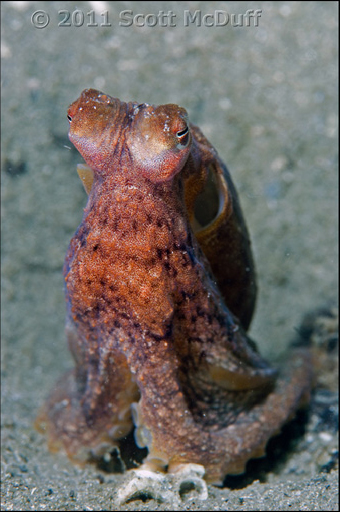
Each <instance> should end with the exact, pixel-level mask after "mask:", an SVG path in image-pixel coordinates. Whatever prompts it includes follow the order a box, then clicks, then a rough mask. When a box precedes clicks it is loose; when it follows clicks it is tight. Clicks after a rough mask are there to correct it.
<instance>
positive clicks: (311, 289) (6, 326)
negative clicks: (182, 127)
mask: <svg viewBox="0 0 340 512" xmlns="http://www.w3.org/2000/svg"><path fill="white" fill-rule="evenodd" d="M76 9H77V10H78V14H75V13H74V11H75V10H76ZM127 9H129V10H132V11H133V15H136V14H139V13H143V14H150V13H154V14H156V15H158V13H159V12H160V11H164V13H168V12H169V11H170V14H172V16H171V17H170V16H168V17H167V18H166V17H165V16H163V21H162V23H163V25H164V24H165V25H167V26H161V25H160V21H161V18H159V17H158V18H155V17H149V18H147V20H148V21H149V24H151V25H152V24H154V21H155V20H156V21H157V23H156V24H155V26H144V27H141V26H137V23H138V24H139V25H140V24H141V22H142V21H143V18H141V17H139V18H137V19H136V20H135V21H136V23H133V24H132V26H119V21H120V20H121V21H122V18H120V13H121V12H122V11H124V10H127ZM252 9H253V10H254V11H256V10H261V17H259V18H258V26H254V18H249V13H248V17H247V16H246V12H247V10H252ZM1 10H2V12H1V15H2V16H1V23H2V27H1V28H2V69H1V79H2V109H1V114H2V126H1V128H2V130H1V137H2V152H1V166H2V169H1V170H2V246H1V247H2V295H1V298H2V322H1V327H2V350H1V354H2V385H1V393H2V402H1V403H2V408H1V435H2V449H1V458H2V466H1V480H2V486H1V492H2V509H3V510H171V509H173V508H176V509H177V510H288V509H291V510H337V509H338V472H337V465H336V459H337V429H336V407H337V401H336V400H337V399H336V394H335V391H336V389H337V376H336V375H335V374H334V372H335V371H336V365H335V364H332V362H333V363H334V361H335V359H334V358H335V356H334V358H333V356H332V354H333V349H334V347H333V345H332V340H333V341H334V339H335V335H334V329H335V327H334V326H335V323H336V321H335V318H333V317H334V315H335V312H334V309H331V313H329V312H328V313H326V314H323V313H321V324H320V325H322V326H323V328H324V330H323V331H322V333H321V335H320V336H321V338H322V340H326V341H323V342H322V343H323V344H324V345H327V347H328V349H329V351H330V352H331V359H332V361H330V360H329V357H328V356H325V361H326V363H325V365H324V366H323V367H322V368H321V373H322V372H323V377H322V378H321V380H319V387H318V391H317V393H316V396H315V398H314V399H313V402H312V408H311V410H310V413H309V415H307V414H306V413H305V414H299V415H298V417H297V419H296V420H295V421H294V422H293V423H292V424H290V426H288V427H287V430H285V432H284V434H283V435H282V436H281V437H280V438H278V439H276V440H274V442H273V443H271V444H270V447H269V451H268V453H269V455H268V456H267V458H265V459H263V460H260V461H255V462H251V463H250V464H249V469H248V472H247V474H246V475H244V476H243V477H238V478H231V479H228V480H227V481H226V485H225V487H224V488H222V489H221V488H217V487H214V486H209V487H208V491H209V497H208V499H207V500H206V501H200V500H199V499H198V497H197V496H195V493H194V492H193V493H192V494H190V493H187V495H186V496H184V495H183V496H182V498H183V499H182V500H181V501H178V500H177V498H178V497H176V500H177V501H176V500H175V498H174V501H171V498H170V499H168V500H167V501H164V502H161V501H160V500H159V501H157V500H156V499H152V496H147V495H144V496H140V498H143V499H138V500H133V501H131V502H130V503H128V504H122V505H118V504H117V489H118V488H119V487H120V486H122V485H124V482H126V478H127V476H126V475H122V474H115V473H112V472H111V473H109V472H105V471H103V470H102V469H100V468H98V467H97V466H95V465H87V466H86V467H84V468H79V467H75V466H73V465H72V463H71V462H70V461H69V460H68V459H67V457H66V456H65V454H63V453H57V454H51V453H50V452H49V451H48V449H47V444H46V439H45V437H44V436H42V435H41V434H40V433H38V432H37V431H36V430H35V429H34V426H33V423H34V419H35V417H36V415H37V412H38V409H39V407H40V406H41V405H42V403H43V401H44V399H45V397H46V395H47V394H48V392H49V391H50V390H51V389H52V387H53V385H54V383H55V381H56V379H57V378H59V377H60V376H61V375H62V373H63V372H64V371H65V370H66V369H68V368H70V367H71V366H72V361H71V357H70V355H69V353H68V350H67V347H66V343H65V338H64V316H65V305H64V296H63V277H62V265H63V259H64V255H65V252H66V249H67V246H68V243H69V241H70V239H71V236H72V234H73V233H74V231H75V229H76V227H77V226H78V224H79V222H80V219H81V216H82V208H83V207H84V206H85V203H86V194H85V192H84V190H83V187H82V185H81V182H80V180H79V178H78V176H77V173H76V164H77V163H78V162H82V158H81V157H80V156H79V154H78V153H77V152H76V151H75V150H74V149H73V148H71V144H70V142H69V141H68V138H67V132H68V123H67V119H66V111H67V107H68V105H69V104H70V103H72V102H73V101H74V100H75V99H76V98H77V97H78V96H79V94H80V92H81V91H82V90H83V89H85V88H90V87H94V88H97V89H100V90H102V91H104V92H106V93H108V94H110V95H112V96H115V97H119V98H120V99H122V100H125V101H132V100H135V101H138V102H140V103H142V102H147V103H153V104H162V103H177V104H179V105H181V106H183V107H185V108H186V109H187V110H188V112H189V116H190V119H191V121H192V122H193V123H195V124H197V125H199V126H200V128H201V129H202V131H203V133H204V134H205V135H206V136H207V137H208V138H209V140H210V141H211V142H212V143H213V145H214V146H215V147H216V149H217V150H218V151H219V153H220V155H221V156H222V158H223V159H224V161H225V162H226V164H227V165H228V167H229V169H230V172H231V174H232V176H233V179H234V182H235V184H236V186H237V188H238V191H239V196H240V200H241V203H242V207H243V210H244V214H245V218H246V219H247V223H248V227H249V231H250V234H251V238H252V243H253V248H254V254H255V261H256V266H257V274H258V284H259V296H258V302H257V309H256V314H255V318H254V321H253V323H252V327H251V335H252V337H253V338H255V339H256V340H257V342H258V345H259V348H260V351H261V352H262V353H263V354H264V355H266V357H267V358H269V359H280V356H281V354H283V353H284V352H285V350H286V349H287V347H288V344H289V343H290V342H291V341H292V340H293V339H294V338H295V337H296V330H297V328H298V327H299V325H300V324H301V321H302V319H303V317H304V316H305V315H306V314H307V313H310V312H313V311H315V310H316V309H318V308H320V307H324V306H325V307H328V308H329V307H330V305H332V304H333V305H336V300H337V296H338V275H337V267H338V265H337V262H338V252H337V244H338V224H337V216H338V213H337V212H338V193H337V191H338V183H337V180H338V170H337V122H338V116H337V112H338V104H337V94H338V93H337V91H338V83H337V79H338V71H337V70H338V53H337V40H338V24H337V20H338V3H337V2H299V1H298V2H263V1H259V2H257V3H256V2H209V3H208V2H1ZM37 10H41V11H45V13H47V14H48V15H49V24H48V26H46V27H45V28H36V27H35V26H33V23H32V14H33V13H34V12H35V11H37ZM65 10H66V11H69V12H70V18H69V20H68V23H69V24H70V25H71V26H68V25H66V26H65V23H63V21H62V20H63V19H65V18H66V16H67V15H66V14H65V12H63V11H65ZM90 11H93V13H92V14H87V13H89V12H90ZM104 11H108V14H107V15H106V17H105V16H103V15H102V14H101V13H103V12H104ZM185 11H190V12H191V14H193V13H195V11H200V12H201V16H202V20H201V26H197V21H198V19H199V14H197V16H196V18H195V19H196V22H193V23H189V26H185V24H184V22H185V19H186V16H187V13H186V12H185ZM216 11H225V12H227V13H229V15H230V21H229V24H228V25H226V26H216V24H215V26H204V23H206V24H212V25H214V18H213V17H206V18H203V17H204V15H205V14H214V13H215V14H216ZM79 12H80V14H79ZM81 13H83V14H84V23H83V24H82V26H79V25H81V21H82V19H81ZM231 14H233V15H239V14H243V15H244V16H243V22H242V17H236V18H235V16H233V17H232V16H231ZM37 16H38V15H35V17H34V16H33V22H35V23H39V22H40V23H42V22H43V17H42V16H43V15H42V14H41V16H40V17H39V16H38V17H37ZM219 16H222V15H219ZM94 17H95V20H94ZM144 19H145V18H144ZM218 20H221V18H219V19H217V21H218ZM237 20H238V22H239V23H241V24H242V23H243V26H238V27H236V26H233V24H234V25H235V21H237ZM94 21H95V22H97V24H98V26H95V23H94ZM107 21H108V22H109V23H111V26H109V27H104V26H101V25H102V24H107ZM170 22H172V24H173V25H174V26H169V25H170ZM232 22H233V23H232ZM60 23H61V24H62V25H63V26H59V24H60ZM247 23H248V24H250V26H247ZM75 25H78V26H75ZM91 25H92V26H91ZM330 315H331V316H330ZM312 317H313V314H312ZM312 317H311V318H312ZM318 325H319V324H318ZM320 325H319V327H320ZM314 327H315V326H314ZM321 330H322V329H321ZM322 343H321V345H322ZM327 357H328V359H327ZM320 359H321V362H322V363H323V359H322V357H321V358H320ZM321 366H322V365H321ZM320 382H321V383H320ZM190 497H191V498H192V499H190Z"/></svg>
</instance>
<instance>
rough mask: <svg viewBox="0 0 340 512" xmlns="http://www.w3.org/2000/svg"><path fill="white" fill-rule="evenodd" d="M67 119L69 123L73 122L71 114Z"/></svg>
mask: <svg viewBox="0 0 340 512" xmlns="http://www.w3.org/2000/svg"><path fill="white" fill-rule="evenodd" d="M67 119H68V122H69V123H70V122H71V121H72V117H71V116H70V114H67Z"/></svg>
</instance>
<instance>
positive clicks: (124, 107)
mask: <svg viewBox="0 0 340 512" xmlns="http://www.w3.org/2000/svg"><path fill="white" fill-rule="evenodd" d="M68 119H69V122H70V132H69V138H70V140H71V141H72V143H73V144H74V145H75V147H76V148H77V149H78V150H79V152H80V153H81V154H82V156H83V157H84V159H85V161H86V163H87V164H88V166H85V165H81V166H79V167H78V172H79V175H80V176H81V178H82V179H83V182H84V185H85V188H86V190H87V192H88V193H89V197H88V202H87V206H86V208H85V210H84V215H83V219H82V222H81V224H80V226H79V227H78V229H77V231H76V233H75V235H74V236H73V238H72V240H71V243H70V246H69V249H68V252H67V255H66V259H65V266H64V276H65V291H66V300H67V310H68V314H67V322H66V332H67V338H68V344H69V348H70V350H71V353H72V356H73V358H74V361H75V368H74V369H73V370H72V371H70V372H69V373H68V374H67V375H66V376H64V377H63V378H62V379H61V381H60V382H59V383H58V384H57V386H56V388H55V390H54V391H53V392H52V394H51V396H50V398H49V399H48V401H47V403H46V404H45V406H44V408H43V410H42V412H41V415H40V418H39V422H40V425H43V426H44V428H45V429H46V430H47V432H48V435H49V440H50V446H51V448H59V447H60V446H63V447H64V448H65V449H66V451H67V453H68V455H69V456H70V457H71V458H73V459H74V460H79V461H84V460H86V459H87V458H88V457H89V455H90V454H91V453H99V452H100V449H101V447H107V446H119V440H121V439H122V438H124V436H126V435H127V434H128V433H129V432H130V431H131V430H132V429H133V427H135V439H136V442H137V444H138V446H140V447H147V449H148V456H147V458H146V459H145V463H146V465H147V466H148V467H152V468H154V469H159V468H162V469H167V470H168V471H169V472H172V471H175V470H176V468H177V467H178V466H179V465H180V464H183V463H196V464H201V465H203V466H204V468H205V471H206V475H205V477H206V479H207V480H208V481H210V482H213V483H216V484H220V483H221V482H222V481H223V479H224V477H225V475H227V474H235V473H241V472H243V471H244V470H245V465H246V463H247V461H248V460H249V459H250V458H252V457H259V456H262V455H263V454H264V450H265V446H266V443H267V441H268V439H269V438H270V437H271V436H273V435H274V434H276V433H277V432H278V431H279V430H280V429H281V427H282V425H283V424H284V423H285V422H286V421H287V420H288V419H290V418H291V417H292V416H293V415H294V413H295V411H296V410H297V409H298V408H299V407H300V406H301V405H303V404H304V403H306V401H307V400H308V397H309V391H310V388H311V379H312V372H311V361H310V355H309V352H308V350H307V349H294V350H293V349H292V350H291V354H290V359H288V361H287V362H286V363H285V364H284V366H283V370H282V371H279V372H277V371H276V370H274V369H273V368H272V367H271V366H269V365H268V363H267V362H266V361H265V360H264V359H263V358H262V357H261V356H260V355H259V353H258V351H257V349H256V346H255V343H254V342H253V341H252V340H251V339H250V338H249V337H248V336H247V334H246V330H247V328H248V326H249V323H250V320H251V317H252V314H253V310H254V303H255V296H256V284H255V272H254V264H253V260H252V254H251V249H250V242H249V237H248V232H247V229H246V226H245V223H244V220H243V217H242V213H241V209H240V205H239V201H238V197H237V193H236V190H235V188H234V185H233V183H232V181H231V178H230V175H229V173H228V171H227V169H226V167H225V165H224V164H223V162H222V161H221V160H220V158H219V156H218V154H217V152H216V150H215V149H214V148H213V147H212V146H211V144H210V143H209V142H208V141H207V139H206V138H205V137H204V135H203V134H202V133H201V131H200V130H199V129H198V128H197V127H196V126H193V125H191V124H189V123H188V116H187V113H186V111H185V110H184V109H183V108H181V107H178V106H177V105H173V104H169V105H161V106H158V107H155V106H152V105H148V104H138V103H124V102H121V101H120V100H118V99H116V98H112V97H110V96H108V95H106V94H103V93H101V92H99V91H96V90H93V89H87V90H85V91H83V93H82V94H81V96H80V98H79V99H78V100H77V101H75V102H74V103H73V104H72V105H71V106H70V107H69V110H68Z"/></svg>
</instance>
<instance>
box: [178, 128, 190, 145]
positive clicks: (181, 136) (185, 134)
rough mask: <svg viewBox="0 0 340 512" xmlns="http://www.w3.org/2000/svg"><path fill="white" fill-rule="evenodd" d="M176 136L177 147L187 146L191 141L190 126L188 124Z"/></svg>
mask: <svg viewBox="0 0 340 512" xmlns="http://www.w3.org/2000/svg"><path fill="white" fill-rule="evenodd" d="M176 137H177V139H178V144H177V148H178V149H182V148H186V147H187V145H188V144H189V142H190V133H189V127H188V126H186V128H185V129H184V130H181V131H180V132H177V133H176Z"/></svg>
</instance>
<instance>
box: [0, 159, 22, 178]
mask: <svg viewBox="0 0 340 512" xmlns="http://www.w3.org/2000/svg"><path fill="white" fill-rule="evenodd" d="M4 169H5V173H6V174H8V175H9V176H12V177H16V176H21V175H22V174H25V173H26V172H27V164H26V162H23V161H20V162H16V163H15V162H12V160H9V159H8V158H6V160H5V163H4Z"/></svg>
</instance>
